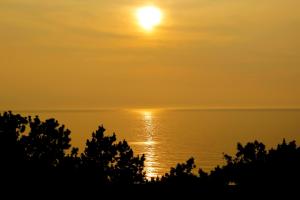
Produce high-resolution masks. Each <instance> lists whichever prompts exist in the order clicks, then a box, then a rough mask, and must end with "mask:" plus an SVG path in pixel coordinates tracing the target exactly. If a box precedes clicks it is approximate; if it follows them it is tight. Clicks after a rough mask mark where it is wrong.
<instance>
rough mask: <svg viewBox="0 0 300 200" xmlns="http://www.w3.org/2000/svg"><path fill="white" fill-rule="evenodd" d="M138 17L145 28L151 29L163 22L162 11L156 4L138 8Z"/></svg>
mask: <svg viewBox="0 0 300 200" xmlns="http://www.w3.org/2000/svg"><path fill="white" fill-rule="evenodd" d="M137 19H138V22H139V25H140V26H141V27H142V28H143V29H145V30H147V31H151V30H152V29H153V28H154V27H155V26H157V25H159V24H160V23H161V20H162V13H161V11H160V9H159V8H157V7H155V6H146V7H142V8H139V9H138V10H137Z"/></svg>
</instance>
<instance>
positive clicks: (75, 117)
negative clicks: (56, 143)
mask: <svg viewBox="0 0 300 200" xmlns="http://www.w3.org/2000/svg"><path fill="white" fill-rule="evenodd" d="M21 114H23V115H31V116H35V115H39V116H40V117H41V118H42V119H47V118H55V119H57V120H58V121H59V122H60V123H61V124H64V125H66V127H67V128H68V129H70V130H71V131H72V133H71V138H72V142H71V143H72V145H73V146H76V147H79V148H80V150H81V151H82V150H83V149H84V146H85V142H86V140H87V139H88V138H90V136H91V134H92V132H93V131H95V130H96V129H97V127H98V126H99V125H103V126H104V127H105V128H106V134H108V135H111V134H112V133H113V132H114V133H116V135H117V139H118V140H124V139H126V140H127V141H128V142H129V145H130V146H131V147H132V148H133V150H134V152H135V154H145V156H146V162H145V171H146V174H147V177H148V178H150V177H156V176H161V175H163V174H164V173H166V172H168V171H169V170H170V167H173V166H175V165H176V164H177V163H182V162H184V161H186V160H187V159H188V158H190V157H194V158H195V160H196V164H197V169H198V168H202V169H204V170H206V171H209V170H211V169H213V168H214V167H215V166H217V165H222V164H223V163H224V160H223V153H228V154H234V153H235V150H236V145H237V142H241V143H244V144H245V143H246V142H249V141H254V140H259V141H261V142H264V143H265V144H266V145H267V147H268V148H271V147H275V146H276V145H277V144H278V143H280V142H282V139H283V138H286V139H287V140H296V141H299V142H300V110H297V109H295V110H293V109H281V110H276V109H273V110H268V109H256V110H255V109H252V110H250V109H248V110H247V109H231V110H230V109H206V110H203V109H202V110H201V109H152V110H151V109H150V110H149V109H148V110H142V109H138V110H137V109H120V110H118V109H114V110H77V111H76V110H58V111H30V112H29V111H23V112H21Z"/></svg>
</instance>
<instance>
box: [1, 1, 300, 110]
mask: <svg viewBox="0 0 300 200" xmlns="http://www.w3.org/2000/svg"><path fill="white" fill-rule="evenodd" d="M147 4H149V1H142V0H139V1H137V0H51V1H49V0H47V1H46V0H1V1H0V70H1V84H0V95H1V96H0V109H29V108H30V109H35V108H39V109H40V108H47V109H51V108H90V107H93V108H94V107H101V108H103V107H177V106H179V107H300V39H299V35H300V12H299V7H300V1H298V0H160V1H158V0H153V1H151V4H153V5H155V6H157V7H159V8H160V9H161V10H162V11H163V15H164V18H163V21H162V23H161V24H160V26H158V27H156V28H155V30H153V31H152V32H151V33H146V32H145V31H144V30H142V29H141V27H139V26H138V24H137V20H136V18H135V10H136V9H137V8H139V7H141V6H144V5H147Z"/></svg>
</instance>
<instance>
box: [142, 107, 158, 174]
mask: <svg viewBox="0 0 300 200" xmlns="http://www.w3.org/2000/svg"><path fill="white" fill-rule="evenodd" d="M143 121H144V126H145V134H146V141H145V142H144V145H145V148H146V151H145V152H146V153H145V154H146V155H145V156H146V161H145V171H146V176H147V178H148V179H151V178H155V177H157V176H158V172H157V168H156V166H157V165H158V163H157V159H156V157H157V156H156V151H155V150H156V148H155V145H156V142H155V141H154V139H153V136H154V134H155V132H154V131H155V129H154V124H153V116H152V112H150V111H145V112H143Z"/></svg>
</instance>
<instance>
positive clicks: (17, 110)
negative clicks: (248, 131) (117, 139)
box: [0, 106, 300, 113]
mask: <svg viewBox="0 0 300 200" xmlns="http://www.w3.org/2000/svg"><path fill="white" fill-rule="evenodd" d="M134 110H150V111H151V110H166V111H168V110H169V111H176V110H178V111H193V110H194V111H197V110H198V111H222V110H224V111H226V110H227V111H234V110H236V111H247V110H248V111H251V110H252V111H255V110H257V111H272V110H274V111H279V110H291V111H292V110H294V111H295V110H300V107H152V108H151V107H147V106H145V107H128V108H124V107H107V108H100V107H99V108H97V107H95V108H32V109H0V112H7V111H12V112H20V113H26V112H29V113H31V112H101V111H102V112H103V111H134Z"/></svg>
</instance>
